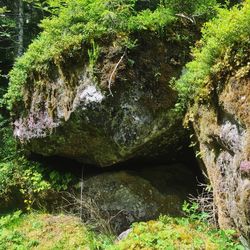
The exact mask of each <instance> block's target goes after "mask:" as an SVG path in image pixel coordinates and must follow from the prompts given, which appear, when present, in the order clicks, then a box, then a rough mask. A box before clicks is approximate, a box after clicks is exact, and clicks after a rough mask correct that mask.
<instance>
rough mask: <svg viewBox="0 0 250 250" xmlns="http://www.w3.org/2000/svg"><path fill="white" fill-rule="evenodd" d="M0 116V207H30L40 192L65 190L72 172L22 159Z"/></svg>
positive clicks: (7, 126)
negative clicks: (56, 169) (59, 170)
mask: <svg viewBox="0 0 250 250" xmlns="http://www.w3.org/2000/svg"><path fill="white" fill-rule="evenodd" d="M0 119H2V120H0V141H1V146H0V200H1V203H0V210H4V209H8V208H10V207H12V205H14V206H15V207H18V206H19V207H20V208H24V209H28V210H29V209H30V208H31V207H32V206H33V205H34V204H35V203H36V202H37V201H38V200H39V196H40V195H44V194H46V192H49V191H52V192H59V191H62V190H66V189H67V188H68V185H69V183H70V182H71V181H72V175H71V174H68V173H65V174H62V173H59V172H57V171H55V170H52V169H50V168H49V167H46V166H41V164H40V163H37V162H33V161H30V160H28V159H27V158H25V157H24V153H23V152H22V150H20V149H18V145H17V143H16V141H15V139H14V138H13V135H12V129H11V127H10V125H9V121H8V120H6V119H4V118H3V117H2V118H1V117H0Z"/></svg>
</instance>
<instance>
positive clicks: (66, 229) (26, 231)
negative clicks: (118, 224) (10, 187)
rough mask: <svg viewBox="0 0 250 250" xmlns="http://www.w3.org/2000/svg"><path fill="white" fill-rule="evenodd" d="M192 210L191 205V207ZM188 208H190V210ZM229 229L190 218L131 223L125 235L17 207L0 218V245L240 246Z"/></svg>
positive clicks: (116, 249) (115, 249)
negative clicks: (118, 238) (118, 236)
mask: <svg viewBox="0 0 250 250" xmlns="http://www.w3.org/2000/svg"><path fill="white" fill-rule="evenodd" d="M191 210H192V209H191ZM191 212H192V211H191ZM236 238H237V235H236V234H235V232H234V231H233V230H217V229H215V228H212V227H210V226H209V225H207V224H206V223H204V222H201V221H200V220H197V219H194V218H190V217H188V218H170V217H168V216H161V217H160V218H159V219H158V220H155V221H149V222H140V223H135V224H133V226H132V231H131V233H130V234H129V235H128V237H127V238H125V239H123V240H121V241H119V242H116V241H115V236H114V235H104V234H98V235H97V234H96V233H94V232H91V231H90V230H89V229H88V228H87V227H86V226H85V225H84V224H82V223H80V221H79V220H78V219H77V218H76V217H72V216H66V215H62V214H61V215H49V214H44V213H34V212H32V213H29V214H22V213H21V212H20V211H17V212H15V213H13V214H9V215H5V216H2V217H1V218H0V249H1V250H2V249H10V250H12V249H72V250H73V249H90V250H98V249H99V250H101V249H103V250H135V249H138V250H139V249H147V250H154V249H155V250H157V249H162V250H170V249H171V250H175V249H176V250H177V249H194V250H195V249H197V250H198V249H206V250H213V249H215V250H217V249H218V250H243V249H244V248H243V247H242V246H241V245H240V244H239V243H237V240H236Z"/></svg>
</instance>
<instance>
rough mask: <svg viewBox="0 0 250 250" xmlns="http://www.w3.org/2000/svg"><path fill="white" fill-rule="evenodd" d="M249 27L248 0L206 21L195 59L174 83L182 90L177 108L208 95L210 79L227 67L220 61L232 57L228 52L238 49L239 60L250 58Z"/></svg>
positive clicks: (249, 7)
mask: <svg viewBox="0 0 250 250" xmlns="http://www.w3.org/2000/svg"><path fill="white" fill-rule="evenodd" d="M249 27H250V1H249V0H246V1H245V2H244V4H243V6H241V5H240V6H235V7H233V8H232V9H230V10H227V9H220V10H219V14H218V17H217V18H214V19H213V20H211V21H209V22H208V23H206V24H205V26H204V28H203V29H202V34H203V36H202V39H201V41H200V42H199V43H198V44H197V46H196V48H194V49H193V57H194V60H193V61H192V62H190V63H188V64H187V65H186V69H185V71H184V73H183V75H182V77H181V78H180V79H179V80H177V81H176V82H175V88H176V89H177V90H178V91H179V103H178V106H177V108H179V109H185V107H186V106H187V105H188V103H189V102H190V101H193V100H199V99H204V98H206V97H207V96H209V89H208V88H206V86H207V85H208V83H209V79H210V78H212V77H213V76H214V75H216V74H217V73H218V71H219V70H225V68H226V67H225V65H224V64H223V63H220V61H225V60H226V58H227V57H230V56H229V55H228V54H230V53H231V54H232V53H234V54H235V51H236V54H237V55H238V59H237V60H239V58H242V57H244V56H245V57H246V58H247V55H249V52H247V51H248V49H249V45H250V44H249V36H250V29H249ZM244 48H245V49H244ZM247 48H248V49H247ZM242 51H245V52H242ZM236 57H237V56H236Z"/></svg>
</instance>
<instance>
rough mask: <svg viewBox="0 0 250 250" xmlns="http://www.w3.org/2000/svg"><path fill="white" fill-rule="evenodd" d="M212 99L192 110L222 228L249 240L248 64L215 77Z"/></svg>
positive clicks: (192, 118)
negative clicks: (219, 77)
mask: <svg viewBox="0 0 250 250" xmlns="http://www.w3.org/2000/svg"><path fill="white" fill-rule="evenodd" d="M213 84H214V86H215V87H214V88H213V91H212V93H211V95H210V96H211V98H209V100H207V101H203V102H202V103H199V104H198V105H197V107H196V111H195V112H194V113H193V112H190V113H189V120H191V121H192V125H193V128H194V130H195V134H196V136H197V139H198V142H199V147H200V154H201V156H202V160H203V162H204V165H205V167H206V170H207V173H208V177H209V180H210V181H211V185H212V187H213V194H214V202H215V205H216V207H217V210H218V219H219V224H220V226H221V227H222V228H228V227H231V228H237V229H238V230H239V231H241V232H242V233H243V235H244V236H245V237H246V239H250V78H249V64H248V66H245V67H242V68H240V69H239V70H237V71H236V72H235V73H234V74H233V76H231V75H229V76H228V75H227V76H226V77H225V74H224V77H223V81H219V80H218V78H217V81H216V80H215V81H214V82H213Z"/></svg>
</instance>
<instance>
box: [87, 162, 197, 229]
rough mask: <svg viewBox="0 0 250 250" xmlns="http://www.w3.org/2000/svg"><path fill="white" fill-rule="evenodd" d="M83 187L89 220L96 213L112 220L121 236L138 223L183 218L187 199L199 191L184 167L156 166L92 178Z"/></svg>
mask: <svg viewBox="0 0 250 250" xmlns="http://www.w3.org/2000/svg"><path fill="white" fill-rule="evenodd" d="M83 187H84V188H83V197H84V198H83V200H84V205H83V206H84V208H85V210H86V211H85V212H86V213H87V214H89V216H90V219H91V218H92V217H95V216H96V214H100V215H102V216H103V217H104V218H107V219H109V218H112V220H111V224H112V226H113V227H114V229H115V231H116V232H118V233H120V232H122V231H123V230H125V229H127V228H129V226H130V225H131V224H132V223H133V222H136V221H147V220H150V219H155V218H157V217H158V216H159V215H160V214H168V215H172V216H178V215H181V207H182V204H183V202H184V200H185V199H187V196H188V195H189V194H190V193H194V192H195V191H196V190H195V188H196V179H195V176H194V175H193V174H192V173H190V170H189V169H188V168H187V167H186V166H184V165H170V166H155V167H149V168H144V169H141V170H139V171H136V172H135V171H118V172H107V173H104V174H100V175H97V176H93V177H90V178H88V179H86V180H85V181H84V183H83ZM91 207H92V209H91ZM91 210H93V211H95V212H93V213H91ZM91 221H92V223H93V218H92V220H91Z"/></svg>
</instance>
